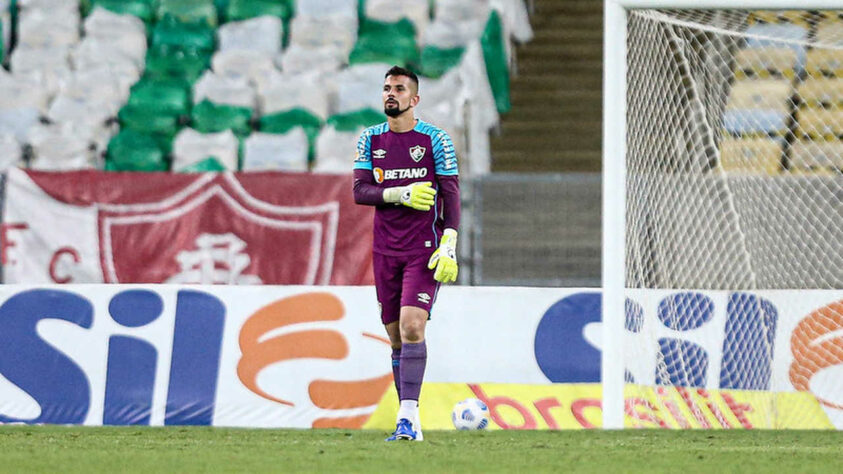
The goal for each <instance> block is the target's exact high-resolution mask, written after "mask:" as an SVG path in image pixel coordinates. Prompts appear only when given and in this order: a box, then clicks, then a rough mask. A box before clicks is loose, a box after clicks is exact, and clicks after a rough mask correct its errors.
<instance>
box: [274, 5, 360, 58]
mask: <svg viewBox="0 0 843 474" xmlns="http://www.w3.org/2000/svg"><path fill="white" fill-rule="evenodd" d="M358 26H359V25H358V20H357V16H356V15H355V16H346V15H342V14H333V15H323V16H316V17H314V16H308V15H304V14H300V15H297V16H296V17H295V18H293V20H292V21H291V22H290V46H296V45H298V46H301V47H304V48H306V49H316V48H321V47H331V48H333V49H334V50H335V51H336V54H337V56H338V57H340V58H348V55H349V53H350V52H351V49H352V48H353V47H354V44H355V42H356V41H357V29H358ZM326 31H330V32H331V34H330V35H326V34H325V32H326Z"/></svg>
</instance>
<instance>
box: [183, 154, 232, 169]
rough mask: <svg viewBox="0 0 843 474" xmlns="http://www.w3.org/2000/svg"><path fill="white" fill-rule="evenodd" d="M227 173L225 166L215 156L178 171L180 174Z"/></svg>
mask: <svg viewBox="0 0 843 474" xmlns="http://www.w3.org/2000/svg"><path fill="white" fill-rule="evenodd" d="M222 171H226V168H225V165H223V164H222V163H220V161H219V160H218V159H216V158H214V157H213V156H211V157H208V158H205V159H204V160H202V161H197V162H196V163H193V164H190V165H187V166H185V167H184V168H181V169H179V170H178V172H179V173H208V172H214V173H219V172H222Z"/></svg>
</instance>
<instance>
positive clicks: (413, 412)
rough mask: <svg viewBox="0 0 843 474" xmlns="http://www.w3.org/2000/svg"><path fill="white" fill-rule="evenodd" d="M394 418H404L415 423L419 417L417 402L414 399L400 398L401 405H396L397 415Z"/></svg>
mask: <svg viewBox="0 0 843 474" xmlns="http://www.w3.org/2000/svg"><path fill="white" fill-rule="evenodd" d="M395 418H396V419H397V420H400V419H401V418H406V419H408V420H410V422H411V423H413V425H415V424H416V420H417V419H418V418H419V402H417V401H415V400H401V406H400V407H398V416H396V417H395Z"/></svg>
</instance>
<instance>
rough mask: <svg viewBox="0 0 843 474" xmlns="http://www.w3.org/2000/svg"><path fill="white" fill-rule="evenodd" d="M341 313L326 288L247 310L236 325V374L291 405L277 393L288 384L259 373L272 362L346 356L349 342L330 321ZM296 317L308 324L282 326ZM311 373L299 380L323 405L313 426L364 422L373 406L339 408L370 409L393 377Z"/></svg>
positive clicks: (340, 306) (296, 320)
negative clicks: (263, 382)
mask: <svg viewBox="0 0 843 474" xmlns="http://www.w3.org/2000/svg"><path fill="white" fill-rule="evenodd" d="M344 316H345V308H344V307H343V304H342V302H341V301H340V300H339V298H337V297H336V296H334V295H332V294H330V293H322V292H314V293H304V294H300V295H294V296H290V297H287V298H283V299H280V300H278V301H275V302H273V303H270V304H268V305H266V306H264V307H263V308H261V309H259V310H258V311H257V312H255V313H254V314H253V315H252V316H250V317H249V319H248V320H246V322H245V323H244V324H243V327H242V328H241V330H240V338H239V344H240V351H241V353H242V356H241V358H240V361H239V362H238V364H237V376H238V378H239V379H240V381H241V382H242V383H243V385H244V386H245V387H246V388H247V389H249V390H250V391H252V392H253V393H255V394H257V395H259V396H260V397H263V398H265V399H267V400H272V401H274V402H276V403H279V404H281V405H286V406H295V403H294V402H293V401H291V398H290V397H287V396H285V395H284V394H283V393H282V394H279V393H277V392H279V391H281V392H286V391H287V389H286V386H282V389H281V390H270V389H264V388H262V387H261V386H259V385H258V375H259V373H260V372H261V371H262V370H264V369H266V368H268V367H270V366H274V365H276V364H284V363H285V362H286V363H291V362H293V361H301V360H303V359H323V360H328V361H336V362H337V363H339V362H340V361H344V360H347V359H348V356H349V343H348V341H347V340H346V337H345V336H344V335H343V334H342V333H341V332H340V331H338V330H336V329H332V328H331V327H330V326H331V324H330V322H332V321H339V320H341V319H343V317H344ZM300 323H309V324H307V326H306V328H303V329H300V330H292V331H289V330H285V329H292V328H288V326H292V325H295V324H300ZM313 323H324V324H316V325H314V324H313ZM360 336H361V337H363V338H368V339H374V340H376V341H378V342H380V343H383V344H384V345H386V346H389V341H388V340H386V339H385V338H382V337H379V336H376V335H373V334H369V333H365V332H364V333H362V334H361V335H360ZM320 366H321V365H316V367H320ZM309 375H310V381H309V382H303V383H307V395H308V398H309V400H310V403H312V404H313V405H314V406H315V407H316V408H317V409H319V410H321V413H320V415H321V416H318V417H317V418H315V419H314V420H313V422H312V426H313V427H314V428H360V427H362V426H363V424H364V423H365V422H366V420H368V418H369V416H371V412H369V413H367V414H362V415H352V416H349V415H347V414H345V413H343V412H340V411H338V410H348V409H367V408H371V409H372V410H374V408H375V406H376V405H377V404H378V402H379V401H380V399H381V397H382V396H383V394H384V393H385V392H386V390H387V388H388V387H389V386H390V384H391V383H392V373H391V372H390V373H385V374H383V375H380V376H377V377H374V378H371V379H366V380H352V381H348V380H342V381H340V380H330V379H328V378H323V377H320V374H319V370H318V369H317V370H313V371H311V372H310V373H309ZM304 378H305V380H306V379H307V377H304ZM294 389H295V387H290V390H294ZM270 392H273V393H270Z"/></svg>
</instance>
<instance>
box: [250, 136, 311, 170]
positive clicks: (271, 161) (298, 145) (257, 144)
mask: <svg viewBox="0 0 843 474" xmlns="http://www.w3.org/2000/svg"><path fill="white" fill-rule="evenodd" d="M244 148H245V150H244V153H243V171H264V170H280V171H307V153H308V142H307V135H306V134H305V133H304V130H302V128H301V127H295V128H293V129H292V130H290V131H289V132H287V133H285V134H283V135H281V134H273V133H261V132H255V133H252V134H251V135H249V138H247V139H246V143H245V146H244Z"/></svg>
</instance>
